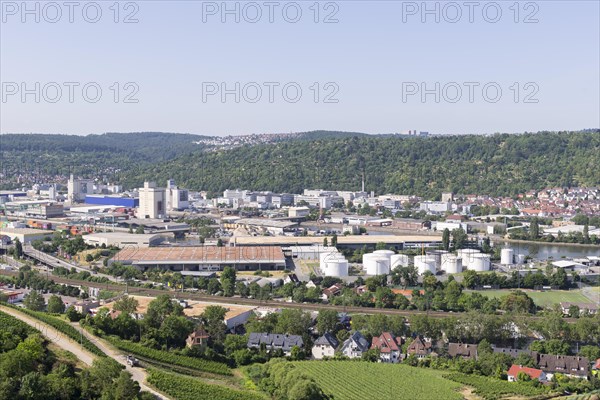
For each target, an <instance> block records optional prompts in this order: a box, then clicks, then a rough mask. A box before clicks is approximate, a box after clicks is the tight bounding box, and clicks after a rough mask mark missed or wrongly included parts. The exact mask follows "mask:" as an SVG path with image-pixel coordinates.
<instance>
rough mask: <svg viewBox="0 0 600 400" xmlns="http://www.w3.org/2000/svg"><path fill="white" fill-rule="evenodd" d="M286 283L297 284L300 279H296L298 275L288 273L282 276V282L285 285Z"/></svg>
mask: <svg viewBox="0 0 600 400" xmlns="http://www.w3.org/2000/svg"><path fill="white" fill-rule="evenodd" d="M288 283H293V284H294V285H297V284H299V283H300V279H298V276H297V275H296V274H289V275H287V276H286V277H285V278H283V284H284V285H285V284H288Z"/></svg>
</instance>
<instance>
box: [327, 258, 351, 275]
mask: <svg viewBox="0 0 600 400" xmlns="http://www.w3.org/2000/svg"><path fill="white" fill-rule="evenodd" d="M325 265H326V267H325V270H324V271H323V274H324V275H325V276H335V277H338V278H339V277H345V276H348V260H345V259H341V258H340V259H338V260H327V261H325Z"/></svg>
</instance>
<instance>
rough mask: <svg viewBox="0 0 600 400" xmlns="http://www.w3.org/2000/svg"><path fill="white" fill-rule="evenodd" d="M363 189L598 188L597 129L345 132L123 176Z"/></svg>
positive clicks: (430, 193)
mask: <svg viewBox="0 0 600 400" xmlns="http://www.w3.org/2000/svg"><path fill="white" fill-rule="evenodd" d="M363 171H364V172H365V176H366V190H367V191H371V190H374V191H375V192H376V193H379V194H381V193H403V194H409V193H410V194H417V195H421V196H425V197H427V198H437V197H439V196H440V193H441V192H442V191H452V192H455V193H463V194H466V193H481V194H489V195H515V194H517V193H522V192H525V191H527V190H530V189H541V188H545V187H553V186H562V187H566V186H597V185H600V131H594V132H576V133H567V132H558V133H537V134H522V135H508V134H498V135H494V136H475V135H470V136H449V137H432V138H428V139H423V138H410V137H408V138H407V137H400V136H399V137H378V136H374V137H350V138H345V139H327V140H314V141H309V142H303V141H292V142H283V143H278V144H272V145H261V146H253V147H241V148H237V149H233V150H229V151H222V152H214V153H204V154H190V155H184V156H181V157H178V158H176V159H173V160H170V161H167V162H165V163H161V164H157V165H154V166H152V167H150V168H136V169H134V170H131V171H129V172H128V173H127V174H126V176H124V177H123V178H124V181H125V182H126V184H127V185H133V186H135V185H139V184H141V183H142V182H143V180H144V179H152V180H156V181H164V180H166V179H167V178H174V179H176V180H177V182H178V183H179V184H180V185H181V186H183V187H188V188H190V189H197V190H207V191H209V192H211V193H213V194H214V193H218V192H220V191H222V190H224V189H226V188H247V189H253V190H272V191H277V192H292V193H300V192H302V190H303V189H304V188H324V189H332V190H335V189H338V190H359V189H360V185H361V174H362V172H363Z"/></svg>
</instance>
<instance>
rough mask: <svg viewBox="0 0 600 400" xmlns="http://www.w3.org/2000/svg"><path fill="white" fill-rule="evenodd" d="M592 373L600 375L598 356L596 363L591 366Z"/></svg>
mask: <svg viewBox="0 0 600 400" xmlns="http://www.w3.org/2000/svg"><path fill="white" fill-rule="evenodd" d="M592 375H595V376H600V358H599V359H597V360H596V363H595V364H594V366H593V367H592Z"/></svg>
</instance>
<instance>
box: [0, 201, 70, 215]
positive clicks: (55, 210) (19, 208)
mask: <svg viewBox="0 0 600 400" xmlns="http://www.w3.org/2000/svg"><path fill="white" fill-rule="evenodd" d="M4 209H5V211H6V213H7V214H8V215H14V216H19V217H40V218H54V217H62V216H63V215H64V209H63V205H62V204H58V203H54V202H52V201H49V200H26V201H9V202H7V203H5V204H4Z"/></svg>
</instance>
